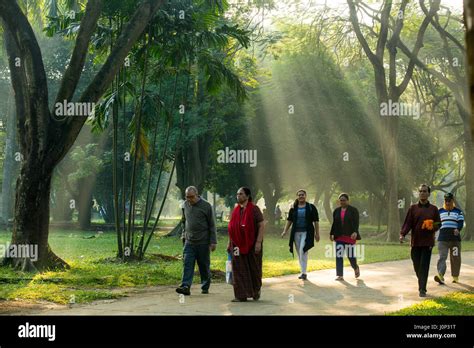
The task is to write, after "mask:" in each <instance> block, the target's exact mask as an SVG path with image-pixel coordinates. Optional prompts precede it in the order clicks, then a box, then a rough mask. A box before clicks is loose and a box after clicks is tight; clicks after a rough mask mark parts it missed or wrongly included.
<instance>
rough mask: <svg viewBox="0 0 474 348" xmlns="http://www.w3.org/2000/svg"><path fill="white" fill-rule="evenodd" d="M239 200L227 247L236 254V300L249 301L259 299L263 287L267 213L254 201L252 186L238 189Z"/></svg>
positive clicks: (230, 225) (234, 264) (234, 258)
mask: <svg viewBox="0 0 474 348" xmlns="http://www.w3.org/2000/svg"><path fill="white" fill-rule="evenodd" d="M237 201H238V204H236V206H235V208H234V210H233V211H232V215H231V218H230V222H229V245H228V247H227V250H228V251H229V252H230V253H231V255H232V279H233V286H234V295H235V298H234V299H233V300H232V302H245V301H247V298H250V297H251V298H253V299H254V300H255V301H257V300H258V299H259V298H260V288H261V287H262V253H263V250H262V242H263V230H264V222H263V215H262V212H261V211H260V209H259V207H258V206H256V205H255V204H254V203H253V202H252V196H251V192H250V189H249V188H247V187H241V188H240V189H239V190H238V191H237Z"/></svg>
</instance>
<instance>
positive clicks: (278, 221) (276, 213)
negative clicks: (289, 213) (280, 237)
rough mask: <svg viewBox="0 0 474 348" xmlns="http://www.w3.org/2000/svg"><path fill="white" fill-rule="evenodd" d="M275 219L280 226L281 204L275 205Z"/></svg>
mask: <svg viewBox="0 0 474 348" xmlns="http://www.w3.org/2000/svg"><path fill="white" fill-rule="evenodd" d="M275 221H276V222H277V225H278V226H280V221H281V209H280V206H279V205H278V204H277V206H276V207H275Z"/></svg>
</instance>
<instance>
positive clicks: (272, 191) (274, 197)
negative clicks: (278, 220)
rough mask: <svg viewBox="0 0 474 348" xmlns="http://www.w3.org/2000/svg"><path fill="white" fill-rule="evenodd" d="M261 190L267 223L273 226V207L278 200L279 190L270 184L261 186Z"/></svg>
mask: <svg viewBox="0 0 474 348" xmlns="http://www.w3.org/2000/svg"><path fill="white" fill-rule="evenodd" d="M261 189H262V192H263V198H264V199H265V208H266V211H267V216H266V217H267V218H268V223H269V225H270V226H275V207H276V204H277V202H278V200H279V199H280V195H281V192H280V189H279V188H278V187H276V186H275V185H274V184H272V183H264V184H262V185H261Z"/></svg>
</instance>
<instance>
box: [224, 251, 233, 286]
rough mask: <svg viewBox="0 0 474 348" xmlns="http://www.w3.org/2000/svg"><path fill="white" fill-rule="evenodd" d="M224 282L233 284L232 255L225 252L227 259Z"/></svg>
mask: <svg viewBox="0 0 474 348" xmlns="http://www.w3.org/2000/svg"><path fill="white" fill-rule="evenodd" d="M225 282H226V283H227V284H233V281H232V255H231V254H230V253H229V252H227V261H226V263H225Z"/></svg>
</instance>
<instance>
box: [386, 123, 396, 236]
mask: <svg viewBox="0 0 474 348" xmlns="http://www.w3.org/2000/svg"><path fill="white" fill-rule="evenodd" d="M395 121H397V122H395ZM385 122H386V123H388V127H387V128H388V131H387V133H386V134H387V135H388V137H385V140H384V143H383V144H382V147H383V152H382V153H383V157H384V162H385V166H384V169H385V176H386V178H387V187H386V191H387V199H388V202H387V204H388V205H387V213H388V221H387V224H388V225H387V241H388V242H395V241H397V240H398V236H399V234H400V213H399V209H398V154H397V146H398V119H396V118H393V119H389V120H385Z"/></svg>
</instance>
